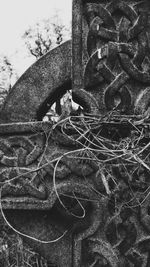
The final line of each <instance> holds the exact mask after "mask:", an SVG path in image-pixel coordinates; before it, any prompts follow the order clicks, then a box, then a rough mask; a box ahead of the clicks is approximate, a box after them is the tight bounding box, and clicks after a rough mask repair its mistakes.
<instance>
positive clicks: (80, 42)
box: [0, 0, 150, 267]
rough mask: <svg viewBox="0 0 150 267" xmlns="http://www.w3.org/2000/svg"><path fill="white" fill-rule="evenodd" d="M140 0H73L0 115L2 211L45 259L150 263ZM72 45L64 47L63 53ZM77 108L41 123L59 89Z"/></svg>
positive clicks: (149, 44)
mask: <svg viewBox="0 0 150 267" xmlns="http://www.w3.org/2000/svg"><path fill="white" fill-rule="evenodd" d="M149 10H150V3H149V1H148V0H145V1H138V0H130V1H129V0H119V1H115V0H111V1H109V0H108V1H104V0H99V1H98V0H91V1H88V0H74V1H73V22H72V44H71V41H68V42H67V43H64V44H63V45H61V46H59V47H58V48H56V49H54V50H52V51H50V52H49V53H48V54H46V55H45V56H44V57H42V58H41V59H40V60H38V61H37V62H36V63H35V64H34V65H33V66H31V67H30V68H29V70H27V71H26V72H25V74H24V75H23V76H22V77H21V78H20V79H19V80H18V82H17V83H16V85H15V86H14V87H13V89H12V90H11V92H10V93H9V95H8V97H7V98H6V100H5V103H4V105H3V107H2V110H1V115H0V121H1V124H0V135H1V139H0V183H1V213H2V214H3V216H4V217H5V220H7V222H8V224H9V225H10V227H13V228H14V229H16V230H17V231H18V232H20V234H21V235H22V236H23V238H24V239H25V241H26V242H28V243H29V244H30V246H32V247H33V248H34V250H36V251H38V252H39V253H40V254H41V255H43V256H44V257H46V258H47V259H48V261H49V262H51V263H52V264H53V265H54V266H60V267H61V266H66V267H70V266H73V267H79V266H85V267H88V266H90V267H92V266H94V267H97V266H102V267H103V266H111V267H119V266H120V267H122V266H124V267H128V266H129V267H132V266H135V267H141V266H142V267H148V266H150V255H149V251H150V247H149V245H150V213H149V192H150V191H149V172H150V166H149V160H150V159H149V127H150V125H149V95H150V87H149V85H150V59H149V55H150V53H149V50H150V30H149V26H150V20H149V17H150V16H149V14H150V13H149ZM71 49H72V52H71ZM71 89H72V97H73V100H74V101H75V102H76V103H77V104H79V105H80V106H81V107H82V112H81V113H80V114H79V115H78V114H76V115H72V114H68V115H67V116H65V117H63V118H62V117H61V120H60V121H59V122H58V123H57V124H53V123H52V122H42V118H43V117H44V116H45V114H46V112H47V111H48V110H49V108H50V107H51V106H52V105H53V103H55V102H56V101H57V100H58V99H59V98H61V97H62V96H63V95H64V94H65V92H66V91H67V90H71Z"/></svg>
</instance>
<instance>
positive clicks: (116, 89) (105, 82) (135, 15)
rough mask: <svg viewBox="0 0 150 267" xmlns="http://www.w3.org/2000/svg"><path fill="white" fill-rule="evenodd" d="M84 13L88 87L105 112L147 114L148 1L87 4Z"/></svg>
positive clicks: (149, 63)
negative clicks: (114, 110) (87, 29)
mask: <svg viewBox="0 0 150 267" xmlns="http://www.w3.org/2000/svg"><path fill="white" fill-rule="evenodd" d="M144 5H145V6H144ZM147 8H148V7H147ZM85 12H86V18H87V22H88V26H89V32H88V35H87V51H88V54H89V56H90V57H89V60H88V62H87V65H86V68H85V74H84V86H85V89H86V90H90V91H92V93H93V94H94V95H95V97H96V99H97V100H98V102H99V105H100V109H101V110H103V111H104V110H105V109H106V110H112V109H114V108H117V109H118V110H120V111H121V112H122V113H131V112H133V110H134V112H138V113H141V112H142V113H144V112H145V110H146V109H147V106H148V104H149V88H148V86H149V84H150V61H149V41H148V26H147V25H148V12H147V10H146V1H145V3H137V2H136V3H135V2H134V3H128V2H127V1H126V2H125V1H112V2H110V3H109V4H107V5H101V4H95V3H87V4H86V5H85ZM143 92H144V93H143ZM137 98H138V99H137ZM143 100H144V102H145V104H143V105H141V103H142V102H143Z"/></svg>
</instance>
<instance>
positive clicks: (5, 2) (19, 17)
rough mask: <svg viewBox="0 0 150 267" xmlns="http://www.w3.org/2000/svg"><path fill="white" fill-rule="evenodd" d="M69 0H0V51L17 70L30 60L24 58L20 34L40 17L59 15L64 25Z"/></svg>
mask: <svg viewBox="0 0 150 267" xmlns="http://www.w3.org/2000/svg"><path fill="white" fill-rule="evenodd" d="M71 10H72V0H0V55H2V54H3V55H6V56H8V57H9V58H10V59H11V61H12V62H13V65H14V67H15V68H16V70H17V72H18V74H19V75H20V74H22V72H24V71H25V70H26V68H27V67H28V66H30V64H31V63H32V62H33V61H34V58H27V53H26V51H27V50H25V47H24V45H23V44H24V43H23V41H22V39H21V36H22V35H23V34H24V31H25V30H27V29H28V27H29V26H33V25H34V24H35V23H36V22H38V21H39V20H42V19H47V18H51V17H53V16H54V15H55V14H56V11H57V12H58V14H59V15H60V18H61V19H62V22H63V23H64V25H69V23H70V21H71V16H72V11H71Z"/></svg>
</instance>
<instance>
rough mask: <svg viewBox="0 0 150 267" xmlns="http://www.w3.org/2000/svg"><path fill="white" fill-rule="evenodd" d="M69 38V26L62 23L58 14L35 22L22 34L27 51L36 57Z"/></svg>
mask: <svg viewBox="0 0 150 267" xmlns="http://www.w3.org/2000/svg"><path fill="white" fill-rule="evenodd" d="M69 38H70V28H67V27H66V26H65V25H63V23H62V21H61V20H60V18H59V16H58V14H56V15H55V17H53V18H51V19H44V20H42V21H40V22H38V23H36V24H35V25H34V26H33V27H30V28H28V29H27V30H26V31H25V33H24V34H23V39H24V41H25V44H26V46H27V48H28V51H29V53H30V54H31V55H33V56H34V57H35V58H36V59H38V58H40V57H41V56H42V55H44V54H45V53H47V52H48V51H49V50H50V49H52V48H53V47H55V46H57V45H59V44H61V43H62V42H63V41H66V40H67V39H69Z"/></svg>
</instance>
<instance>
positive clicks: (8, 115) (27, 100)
mask: <svg viewBox="0 0 150 267" xmlns="http://www.w3.org/2000/svg"><path fill="white" fill-rule="evenodd" d="M70 88H71V41H67V42H65V43H64V44H62V45H60V46H59V47H57V48H55V49H53V50H52V51H50V52H48V53H47V54H46V55H44V56H43V57H42V58H40V59H39V60H38V61H37V62H35V63H34V64H33V65H32V66H31V67H30V68H29V69H28V70H27V71H26V72H25V73H24V74H23V75H22V76H21V77H20V79H19V80H18V81H17V83H16V84H15V85H14V86H13V88H12V90H11V92H10V93H9V95H8V96H7V97H6V100H5V103H4V105H3V107H2V110H1V112H0V121H1V123H8V122H19V121H20V122H23V121H34V120H37V119H38V117H39V118H40V117H41V114H39V113H38V111H39V109H40V107H41V105H42V104H43V103H44V102H45V106H46V105H47V101H46V100H47V99H51V100H52V101H54V102H55V101H56V99H57V98H58V97H59V96H61V95H62V94H64V92H65V91H66V90H68V89H70ZM47 109H48V107H47ZM40 119H41V118H40Z"/></svg>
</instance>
